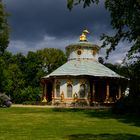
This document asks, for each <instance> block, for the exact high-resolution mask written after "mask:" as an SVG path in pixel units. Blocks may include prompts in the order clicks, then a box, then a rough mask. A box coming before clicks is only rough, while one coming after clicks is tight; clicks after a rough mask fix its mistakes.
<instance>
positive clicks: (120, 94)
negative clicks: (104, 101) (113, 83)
mask: <svg viewBox="0 0 140 140" xmlns="http://www.w3.org/2000/svg"><path fill="white" fill-rule="evenodd" d="M121 96H122V92H121V86H119V99H120V98H121Z"/></svg>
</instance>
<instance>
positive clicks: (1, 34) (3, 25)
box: [0, 1, 9, 55]
mask: <svg viewBox="0 0 140 140" xmlns="http://www.w3.org/2000/svg"><path fill="white" fill-rule="evenodd" d="M8 44H9V26H8V23H7V13H6V12H5V8H4V6H3V3H2V1H0V55H1V54H3V53H4V51H5V49H6V48H7V47H8Z"/></svg>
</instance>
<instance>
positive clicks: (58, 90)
mask: <svg viewBox="0 0 140 140" xmlns="http://www.w3.org/2000/svg"><path fill="white" fill-rule="evenodd" d="M56 97H60V85H59V84H57V85H56Z"/></svg>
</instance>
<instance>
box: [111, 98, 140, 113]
mask: <svg viewBox="0 0 140 140" xmlns="http://www.w3.org/2000/svg"><path fill="white" fill-rule="evenodd" d="M112 113H114V114H137V115H140V97H137V98H136V97H132V96H128V97H123V98H121V99H120V100H118V101H117V102H116V103H115V104H114V105H113V107H112Z"/></svg>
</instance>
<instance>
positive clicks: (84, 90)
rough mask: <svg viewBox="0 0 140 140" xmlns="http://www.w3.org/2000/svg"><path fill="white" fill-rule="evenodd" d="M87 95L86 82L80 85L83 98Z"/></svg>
mask: <svg viewBox="0 0 140 140" xmlns="http://www.w3.org/2000/svg"><path fill="white" fill-rule="evenodd" d="M85 95H86V85H85V84H81V85H80V97H81V98H83V97H85Z"/></svg>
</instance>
